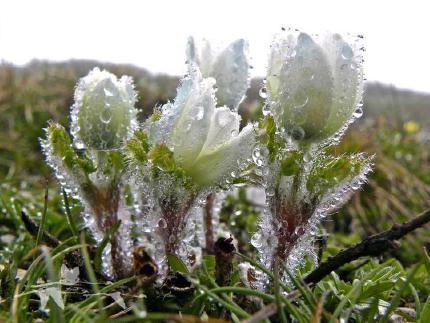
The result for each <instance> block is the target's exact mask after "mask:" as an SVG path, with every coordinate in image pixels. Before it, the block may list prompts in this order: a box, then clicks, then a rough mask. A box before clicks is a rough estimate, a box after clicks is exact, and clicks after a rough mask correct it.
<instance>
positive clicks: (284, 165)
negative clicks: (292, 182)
mask: <svg viewBox="0 0 430 323" xmlns="http://www.w3.org/2000/svg"><path fill="white" fill-rule="evenodd" d="M302 157H303V153H302V152H300V151H297V150H295V151H291V152H289V153H288V155H287V157H285V158H284V159H283V160H282V162H281V174H282V175H283V176H292V175H295V174H297V173H298V172H299V171H300V162H301V158H302Z"/></svg>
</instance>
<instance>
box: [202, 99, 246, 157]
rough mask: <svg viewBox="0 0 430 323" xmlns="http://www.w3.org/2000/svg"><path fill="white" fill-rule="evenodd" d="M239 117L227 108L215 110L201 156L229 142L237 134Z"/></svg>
mask: <svg viewBox="0 0 430 323" xmlns="http://www.w3.org/2000/svg"><path fill="white" fill-rule="evenodd" d="M239 124H240V116H239V115H238V114H237V113H235V112H231V111H230V109H229V108H227V107H221V108H216V109H215V113H214V114H213V115H212V120H211V124H210V127H209V132H208V135H207V138H206V142H205V144H204V146H203V148H202V151H201V152H200V155H201V154H205V153H206V152H209V151H211V150H213V149H215V148H216V147H218V146H220V145H222V144H224V143H225V142H227V141H229V140H230V139H231V138H232V137H234V136H237V134H238V133H239Z"/></svg>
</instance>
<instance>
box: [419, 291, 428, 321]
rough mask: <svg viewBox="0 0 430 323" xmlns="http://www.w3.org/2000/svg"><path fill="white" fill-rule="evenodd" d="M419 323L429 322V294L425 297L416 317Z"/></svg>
mask: <svg viewBox="0 0 430 323" xmlns="http://www.w3.org/2000/svg"><path fill="white" fill-rule="evenodd" d="M418 322H419V323H426V322H430V296H428V297H427V301H426V303H425V304H424V306H423V309H422V310H421V314H420V317H419V319H418Z"/></svg>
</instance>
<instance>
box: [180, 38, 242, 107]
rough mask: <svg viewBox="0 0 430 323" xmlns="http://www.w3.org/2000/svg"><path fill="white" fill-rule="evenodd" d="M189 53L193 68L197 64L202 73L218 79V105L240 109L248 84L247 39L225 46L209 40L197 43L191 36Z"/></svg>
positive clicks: (204, 75) (188, 47) (188, 46)
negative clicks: (219, 45)
mask: <svg viewBox="0 0 430 323" xmlns="http://www.w3.org/2000/svg"><path fill="white" fill-rule="evenodd" d="M186 54H187V61H188V63H189V65H190V68H191V69H193V68H194V67H193V65H197V66H198V67H199V69H200V71H201V73H202V75H203V77H213V78H214V79H215V80H216V85H217V92H216V98H217V101H218V105H219V106H224V105H225V106H227V107H229V108H230V109H231V110H233V111H237V109H238V107H239V104H240V103H241V102H242V100H243V98H244V97H245V93H246V91H247V89H248V87H249V68H250V64H249V55H248V43H247V42H246V41H245V40H243V39H238V40H236V41H234V42H232V43H231V44H230V45H228V46H227V47H225V48H215V47H214V46H213V45H211V44H210V43H209V42H208V41H207V40H203V41H202V42H201V44H196V42H195V41H194V39H193V38H192V37H190V38H189V40H188V44H187V53H186Z"/></svg>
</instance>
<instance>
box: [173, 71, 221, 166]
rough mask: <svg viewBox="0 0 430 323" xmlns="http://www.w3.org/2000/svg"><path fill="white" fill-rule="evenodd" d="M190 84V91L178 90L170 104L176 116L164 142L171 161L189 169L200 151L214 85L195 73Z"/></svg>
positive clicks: (209, 117)
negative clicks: (171, 154)
mask: <svg viewBox="0 0 430 323" xmlns="http://www.w3.org/2000/svg"><path fill="white" fill-rule="evenodd" d="M191 81H192V85H191V87H189V86H187V87H186V88H185V90H186V91H187V93H182V92H181V91H182V89H181V88H180V89H179V90H178V95H177V98H176V100H175V103H174V110H175V111H177V112H178V115H177V119H176V121H175V124H174V126H173V130H172V132H171V135H170V137H169V140H168V146H169V147H170V148H171V149H172V150H173V153H174V156H175V159H176V160H177V161H179V163H180V164H181V165H182V166H183V167H184V168H187V167H189V166H191V165H192V163H193V161H194V160H195V159H196V157H197V156H198V155H199V153H200V151H201V150H202V147H203V145H204V143H205V141H206V137H207V134H208V132H209V127H210V122H211V119H212V115H213V113H214V109H215V97H214V89H213V85H214V83H215V81H214V80H213V79H211V78H207V79H203V78H202V76H201V75H200V73H198V72H196V73H194V74H192V75H191Z"/></svg>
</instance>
